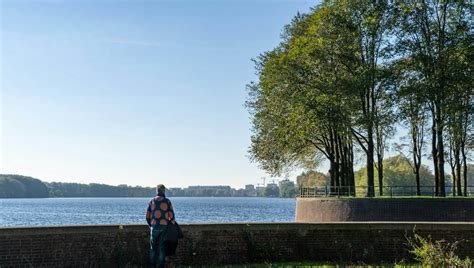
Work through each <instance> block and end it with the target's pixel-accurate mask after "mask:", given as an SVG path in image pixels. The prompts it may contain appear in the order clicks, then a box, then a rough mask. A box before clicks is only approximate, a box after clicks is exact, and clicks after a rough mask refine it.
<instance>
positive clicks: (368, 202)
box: [296, 197, 474, 223]
mask: <svg viewBox="0 0 474 268" xmlns="http://www.w3.org/2000/svg"><path fill="white" fill-rule="evenodd" d="M347 221H402V222H407V221H421V222H474V198H336V197H332V198H297V199H296V222H306V223H309V222H314V223H321V222H347Z"/></svg>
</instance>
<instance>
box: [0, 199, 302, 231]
mask: <svg viewBox="0 0 474 268" xmlns="http://www.w3.org/2000/svg"><path fill="white" fill-rule="evenodd" d="M170 199H171V202H172V203H173V207H174V210H175V213H176V219H177V221H178V222H179V223H221V222H293V221H294V218H295V205H296V203H295V200H294V199H283V198H231V197H227V198H221V197H174V198H170ZM149 200H150V198H42V199H36V198H30V199H0V227H5V226H39V225H75V224H146V222H145V211H146V207H147V204H148V201H149Z"/></svg>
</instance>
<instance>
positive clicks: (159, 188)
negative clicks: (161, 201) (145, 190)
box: [156, 184, 166, 194]
mask: <svg viewBox="0 0 474 268" xmlns="http://www.w3.org/2000/svg"><path fill="white" fill-rule="evenodd" d="M165 191H166V187H165V186H164V185H163V184H158V185H157V186H156V192H157V193H162V194H164V193H165Z"/></svg>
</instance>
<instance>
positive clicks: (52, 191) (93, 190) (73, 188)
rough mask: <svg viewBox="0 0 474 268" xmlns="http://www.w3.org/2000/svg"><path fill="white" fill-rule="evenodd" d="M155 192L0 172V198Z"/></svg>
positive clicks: (113, 195) (152, 189) (135, 195)
mask: <svg viewBox="0 0 474 268" xmlns="http://www.w3.org/2000/svg"><path fill="white" fill-rule="evenodd" d="M155 194H156V190H155V188H151V187H140V186H127V185H119V186H112V185H106V184H98V183H90V184H80V183H64V182H52V183H48V182H42V181H41V180H38V179H35V178H32V177H27V176H21V175H4V174H0V198H44V197H147V196H153V195H155Z"/></svg>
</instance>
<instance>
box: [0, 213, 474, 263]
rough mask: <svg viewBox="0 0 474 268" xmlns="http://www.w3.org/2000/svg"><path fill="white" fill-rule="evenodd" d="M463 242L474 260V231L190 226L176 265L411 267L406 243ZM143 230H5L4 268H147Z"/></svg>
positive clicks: (0, 246) (422, 226)
mask: <svg viewBox="0 0 474 268" xmlns="http://www.w3.org/2000/svg"><path fill="white" fill-rule="evenodd" d="M415 225H416V230H417V231H416V232H417V233H419V234H421V235H424V236H427V235H431V236H432V237H433V238H434V239H445V240H447V241H461V240H463V242H462V243H461V244H460V245H459V251H458V252H459V255H461V256H470V257H471V258H474V223H416V224H415V223H380V222H379V223H370V222H366V223H354V222H352V223H322V224H301V223H288V224H209V225H183V226H182V228H183V231H184V234H185V236H186V238H185V239H183V240H181V241H180V244H179V247H178V252H177V256H176V257H175V258H174V260H175V263H177V264H184V265H202V264H230V263H263V262H265V261H269V262H281V261H318V262H321V261H333V262H340V261H342V262H345V263H347V262H364V263H380V262H394V261H400V260H403V259H410V254H409V253H408V251H407V248H406V236H410V235H411V234H412V231H413V229H414V228H415ZM147 254H148V228H147V226H142V225H123V226H118V225H109V226H103V225H102V226H94V225H92V226H70V227H37V228H3V229H2V228H0V267H10V266H17V265H23V266H26V267H51V266H55V267H104V266H105V267H110V266H118V265H121V264H128V265H132V266H138V267H140V266H146V261H147Z"/></svg>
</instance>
